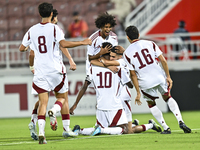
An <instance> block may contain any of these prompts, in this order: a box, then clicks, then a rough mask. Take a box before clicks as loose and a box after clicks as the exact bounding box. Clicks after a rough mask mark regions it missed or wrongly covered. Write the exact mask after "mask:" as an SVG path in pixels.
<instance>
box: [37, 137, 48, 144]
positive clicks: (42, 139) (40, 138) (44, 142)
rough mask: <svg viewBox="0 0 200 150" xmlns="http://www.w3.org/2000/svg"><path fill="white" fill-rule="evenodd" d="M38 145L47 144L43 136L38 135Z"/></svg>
mask: <svg viewBox="0 0 200 150" xmlns="http://www.w3.org/2000/svg"><path fill="white" fill-rule="evenodd" d="M39 144H47V141H46V138H45V136H44V135H39Z"/></svg>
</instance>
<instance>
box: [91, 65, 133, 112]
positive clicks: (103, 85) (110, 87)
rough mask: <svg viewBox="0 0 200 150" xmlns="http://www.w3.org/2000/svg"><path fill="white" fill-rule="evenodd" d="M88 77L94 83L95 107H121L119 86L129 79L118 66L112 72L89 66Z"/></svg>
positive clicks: (101, 108) (110, 108) (115, 108)
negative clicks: (114, 71)
mask: <svg viewBox="0 0 200 150" xmlns="http://www.w3.org/2000/svg"><path fill="white" fill-rule="evenodd" d="M90 71H91V72H90V73H91V74H90V78H91V80H92V82H93V84H94V88H95V90H96V96H97V109H99V110H118V109H122V107H123V106H122V103H121V100H120V97H119V96H120V93H121V87H122V85H124V84H125V83H127V82H129V81H130V78H129V77H128V76H127V74H126V73H124V71H125V70H124V69H123V68H120V69H119V72H118V73H117V74H114V73H113V72H112V71H110V70H109V69H107V68H103V67H98V66H91V68H90Z"/></svg>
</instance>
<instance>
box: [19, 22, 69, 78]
mask: <svg viewBox="0 0 200 150" xmlns="http://www.w3.org/2000/svg"><path fill="white" fill-rule="evenodd" d="M64 39H65V38H64V33H63V31H62V30H61V29H60V28H59V27H58V26H57V25H55V24H52V23H46V24H42V23H38V24H36V25H34V26H32V27H31V28H30V29H29V30H28V31H27V32H26V34H25V36H24V38H23V41H22V44H23V45H24V46H25V47H27V46H28V45H30V48H31V49H32V50H34V54H35V58H34V68H35V74H34V75H37V76H43V75H48V74H50V73H66V68H65V66H64V64H63V61H62V53H61V51H60V49H59V42H60V41H61V40H64Z"/></svg>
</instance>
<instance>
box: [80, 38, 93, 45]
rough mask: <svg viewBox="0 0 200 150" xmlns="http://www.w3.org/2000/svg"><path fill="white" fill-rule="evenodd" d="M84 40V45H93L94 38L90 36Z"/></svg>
mask: <svg viewBox="0 0 200 150" xmlns="http://www.w3.org/2000/svg"><path fill="white" fill-rule="evenodd" d="M82 42H83V45H92V40H91V39H89V38H87V39H85V40H83V41H82Z"/></svg>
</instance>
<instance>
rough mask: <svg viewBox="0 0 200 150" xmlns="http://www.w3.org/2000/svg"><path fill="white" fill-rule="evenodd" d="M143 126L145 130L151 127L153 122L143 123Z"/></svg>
mask: <svg viewBox="0 0 200 150" xmlns="http://www.w3.org/2000/svg"><path fill="white" fill-rule="evenodd" d="M143 125H144V126H145V129H146V130H145V131H147V130H149V129H152V128H153V124H152V123H149V124H143Z"/></svg>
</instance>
